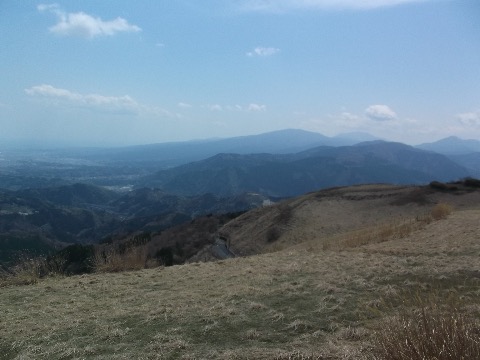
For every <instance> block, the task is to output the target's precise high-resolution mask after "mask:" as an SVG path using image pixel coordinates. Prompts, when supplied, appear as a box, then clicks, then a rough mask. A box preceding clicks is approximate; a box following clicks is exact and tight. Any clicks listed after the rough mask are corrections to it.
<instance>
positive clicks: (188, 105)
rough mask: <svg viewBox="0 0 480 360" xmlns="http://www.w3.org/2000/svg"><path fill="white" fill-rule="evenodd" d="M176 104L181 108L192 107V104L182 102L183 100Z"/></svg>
mask: <svg viewBox="0 0 480 360" xmlns="http://www.w3.org/2000/svg"><path fill="white" fill-rule="evenodd" d="M177 106H178V107H180V108H183V109H189V108H191V107H192V105H190V104H188V103H184V102H179V103H178V104H177Z"/></svg>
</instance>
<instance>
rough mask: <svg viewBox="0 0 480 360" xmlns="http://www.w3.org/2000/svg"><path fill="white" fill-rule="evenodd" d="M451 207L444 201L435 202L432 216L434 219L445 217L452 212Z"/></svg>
mask: <svg viewBox="0 0 480 360" xmlns="http://www.w3.org/2000/svg"><path fill="white" fill-rule="evenodd" d="M452 211H453V209H452V207H451V206H450V205H448V204H445V203H440V204H437V205H435V206H434V207H433V209H432V217H433V219H434V220H441V219H445V218H446V217H447V216H448V215H450V214H451V213H452Z"/></svg>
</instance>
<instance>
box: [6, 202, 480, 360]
mask: <svg viewBox="0 0 480 360" xmlns="http://www.w3.org/2000/svg"><path fill="white" fill-rule="evenodd" d="M479 219H480V210H472V209H470V210H459V211H454V212H453V213H452V214H451V215H449V216H448V217H447V218H446V219H442V220H438V221H433V222H431V223H429V224H426V225H424V226H423V227H422V228H418V229H416V230H414V231H413V232H411V233H410V234H405V236H404V237H403V238H396V237H395V236H394V237H393V238H392V239H390V240H388V241H384V242H380V243H371V244H366V245H362V246H353V247H345V248H342V247H335V246H330V247H325V246H324V245H322V244H319V243H312V242H309V243H305V244H299V245H297V246H295V247H292V248H289V249H285V250H282V251H279V252H275V253H269V254H263V255H257V256H251V257H246V258H236V259H230V260H224V261H218V262H211V263H193V264H188V265H182V266H173V267H169V268H158V269H150V270H142V271H135V272H124V273H115V274H93V275H83V276H74V277H70V278H48V279H45V280H41V281H40V282H38V283H37V284H35V285H30V286H17V287H4V288H0V309H1V313H2V314H1V317H0V358H3V359H194V358H195V359H266V358H270V359H293V358H296V359H307V358H312V359H317V358H318V359H359V358H360V359H361V358H365V359H368V358H370V359H371V358H372V356H371V351H372V341H373V339H374V338H375V331H377V330H378V329H379V328H380V327H379V326H380V324H381V323H382V321H383V319H384V318H385V317H386V316H387V315H390V314H393V313H395V312H396V311H397V309H398V308H399V306H400V305H402V304H403V305H404V304H405V303H406V302H409V301H410V299H412V298H429V297H432V296H433V297H435V299H446V298H448V297H451V296H452V294H453V295H455V297H456V298H458V301H461V303H462V306H463V307H464V308H465V309H468V312H469V314H471V315H472V316H476V317H478V316H479V314H480V301H479V300H480V290H479V289H480V287H479V285H480V271H479V270H478V269H480V223H479Z"/></svg>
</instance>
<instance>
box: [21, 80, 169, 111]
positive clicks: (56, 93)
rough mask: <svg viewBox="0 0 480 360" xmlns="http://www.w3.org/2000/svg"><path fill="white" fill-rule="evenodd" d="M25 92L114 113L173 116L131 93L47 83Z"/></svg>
mask: <svg viewBox="0 0 480 360" xmlns="http://www.w3.org/2000/svg"><path fill="white" fill-rule="evenodd" d="M25 93H26V94H27V95H29V96H32V97H36V98H42V99H44V100H46V101H48V102H49V103H50V104H53V105H64V106H70V107H82V108H87V109H92V110H101V111H109V112H114V113H129V114H140V113H148V114H153V115H158V116H172V114H171V113H170V112H168V111H167V110H164V109H161V108H158V107H152V106H147V105H143V104H141V103H139V102H137V101H136V100H135V99H133V98H132V97H130V96H129V95H124V96H106V95H100V94H80V93H77V92H73V91H70V90H66V89H61V88H56V87H54V86H52V85H46V84H43V85H36V86H32V87H30V88H28V89H25Z"/></svg>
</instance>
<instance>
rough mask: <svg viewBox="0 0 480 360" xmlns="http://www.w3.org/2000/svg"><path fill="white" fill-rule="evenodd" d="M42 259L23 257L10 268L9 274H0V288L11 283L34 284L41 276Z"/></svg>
mask: <svg viewBox="0 0 480 360" xmlns="http://www.w3.org/2000/svg"><path fill="white" fill-rule="evenodd" d="M42 264H43V259H41V258H39V259H25V260H23V261H21V262H20V263H19V264H18V265H17V266H15V267H14V268H13V269H12V273H11V274H5V275H3V276H0V288H1V287H4V286H11V285H31V284H36V283H37V282H38V281H39V279H40V277H41V267H42Z"/></svg>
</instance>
